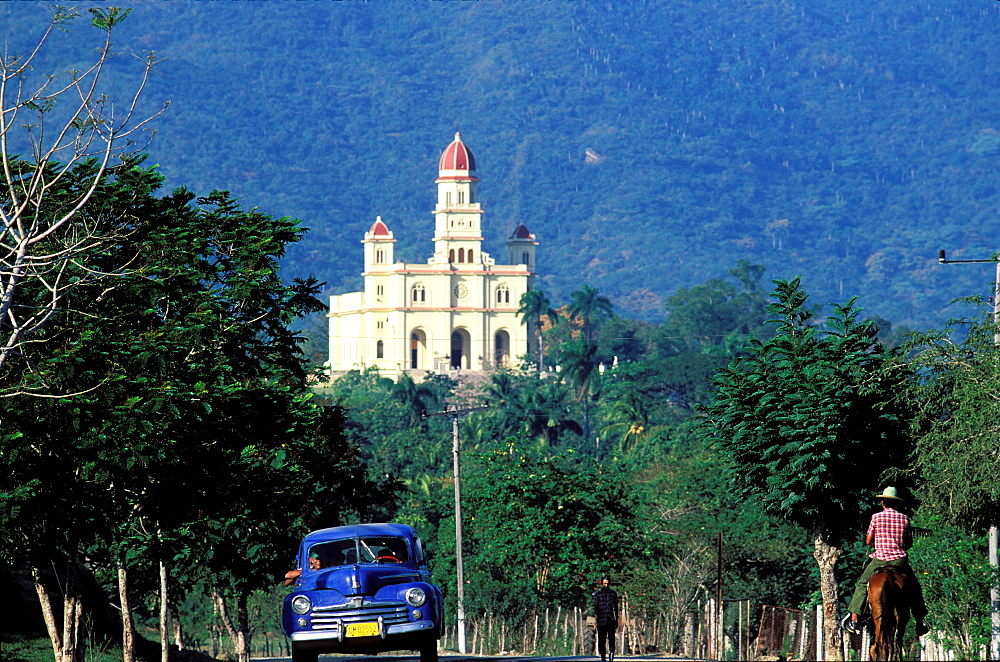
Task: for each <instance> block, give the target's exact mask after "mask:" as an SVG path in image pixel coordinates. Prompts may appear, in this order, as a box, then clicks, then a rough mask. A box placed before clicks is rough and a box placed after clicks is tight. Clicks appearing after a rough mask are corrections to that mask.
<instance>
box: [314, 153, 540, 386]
mask: <svg viewBox="0 0 1000 662" xmlns="http://www.w3.org/2000/svg"><path fill="white" fill-rule="evenodd" d="M475 172H476V159H475V157H473V155H472V152H471V151H470V150H469V148H468V147H467V146H466V145H465V143H463V142H462V139H461V136H460V135H459V134H458V133H456V134H455V140H454V141H452V143H451V144H450V145H448V147H447V148H446V149H445V150H444V153H442V154H441V159H440V161H439V163H438V177H437V179H436V180H435V182H436V184H437V205H436V206H435V208H434V212H433V214H434V237H433V241H434V254H433V255H432V256H431V257H430V258H429V259H428V260H427V263H426V264H420V263H415V264H407V263H405V262H397V261H396V258H395V256H394V254H393V244H394V243H395V241H396V239H395V236H394V234H393V232H392V230H390V229H389V226H388V225H387V224H386V223H385V222H384V221H383V220H382V218H381V217H378V218H377V219H376V220H375V222H374V223H373V224H372V226H371V228H369V230H368V232H366V233H365V236H364V239H363V240H362V241H361V243H362V244H363V246H364V271H363V272H362V275H363V276H364V291H363V292H351V293H348V294H340V295H336V296H332V297H330V312H329V313H328V317H329V321H330V334H329V338H330V358H329V370H330V373H331V375H332V376H334V377H335V376H337V375H338V374H342V373H343V372H346V371H348V370H365V369H368V368H370V367H372V366H375V367H377V368H378V370H379V373H380V374H381V375H382V376H385V377H392V378H394V379H395V378H398V376H399V375H400V374H402V373H403V372H409V373H410V374H411V375H412V376H413V377H414V378H415V379H417V380H418V381H419V379H420V378H421V377H423V375H424V374H426V373H427V372H437V373H448V372H455V371H462V370H474V371H481V370H487V369H490V368H493V367H500V366H509V365H513V364H514V363H515V362H516V361H517V360H518V358H519V357H521V356H524V355H528V356H532V355H533V354H534V352H535V347H534V345H535V340H534V334H533V333H532V331H531V328H530V326H531V325H530V324H523V323H522V320H521V317H519V316H518V315H517V309H518V307H519V305H520V300H521V295H522V294H524V293H525V292H526V291H527V290H529V289H530V288H531V287H532V284H533V282H534V280H535V277H536V264H535V249H536V247H537V246H538V242H537V241H535V236H534V235H533V234H531V233H530V232H529V231H528V229H527V228H526V227H525V226H524V225H518V226H517V227H516V228H515V229H514V231H513V233H512V234H511V236H510V238H509V239H508V240H507V242H506V245H507V260H506V263H505V264H496V261H495V259H494V258H492V257H490V255H489V254H488V253H485V252H483V249H482V241H483V237H482V230H481V228H482V217H483V210H482V208H481V207H480V205H479V200H478V199H477V197H476V186H477V184H478V183H479V179H478V178H476V176H475Z"/></svg>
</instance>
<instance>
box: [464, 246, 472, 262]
mask: <svg viewBox="0 0 1000 662" xmlns="http://www.w3.org/2000/svg"><path fill="white" fill-rule="evenodd" d="M465 257H466V258H467V261H468V262H470V263H471V262H472V249H471V248H470V249H469V252H468V253H467V254H466V256H465Z"/></svg>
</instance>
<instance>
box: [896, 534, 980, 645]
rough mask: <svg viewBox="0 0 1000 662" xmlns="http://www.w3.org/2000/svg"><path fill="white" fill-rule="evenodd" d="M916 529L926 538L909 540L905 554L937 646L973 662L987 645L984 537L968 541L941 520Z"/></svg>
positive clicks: (963, 535)
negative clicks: (940, 636)
mask: <svg viewBox="0 0 1000 662" xmlns="http://www.w3.org/2000/svg"><path fill="white" fill-rule="evenodd" d="M922 524H924V525H925V526H924V527H923V528H926V529H928V530H929V534H928V535H927V536H918V537H917V538H916V539H915V540H914V544H913V549H912V550H911V552H910V554H911V556H912V557H913V566H914V568H915V569H916V572H917V575H918V577H919V579H920V583H921V585H922V587H923V591H924V600H926V602H927V604H928V605H929V606H930V614H929V617H928V620H929V622H930V624H931V628H932V629H933V630H934V631H937V632H942V633H943V634H944V641H943V643H945V645H946V647H947V648H948V649H949V650H952V651H954V652H955V654H956V656H957V657H958V658H959V659H975V658H977V657H978V656H979V654H980V651H981V650H982V649H983V648H984V647H986V646H987V645H988V644H989V640H990V614H989V601H988V600H987V599H986V596H988V595H989V591H990V577H991V574H992V573H991V571H990V567H989V563H988V561H987V553H986V551H987V541H986V536H984V535H979V536H970V535H968V534H967V533H966V532H965V530H964V529H963V528H962V527H959V526H955V525H952V524H949V523H948V522H947V520H946V519H945V518H943V517H941V516H931V518H929V519H928V520H926V521H924V522H922Z"/></svg>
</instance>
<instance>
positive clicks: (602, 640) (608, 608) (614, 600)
mask: <svg viewBox="0 0 1000 662" xmlns="http://www.w3.org/2000/svg"><path fill="white" fill-rule="evenodd" d="M594 616H595V617H596V618H597V650H598V652H599V653H600V654H601V662H615V631H616V630H617V629H618V616H619V607H618V594H617V593H615V591H614V589H612V588H611V578H610V577H602V578H601V588H599V589H597V590H596V591H594ZM606 650H607V651H609V652H610V653H611V657H610V658H608V657H606V652H605V651H606Z"/></svg>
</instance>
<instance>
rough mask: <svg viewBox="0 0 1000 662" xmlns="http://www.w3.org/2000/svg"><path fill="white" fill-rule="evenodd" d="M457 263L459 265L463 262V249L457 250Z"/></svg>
mask: <svg viewBox="0 0 1000 662" xmlns="http://www.w3.org/2000/svg"><path fill="white" fill-rule="evenodd" d="M458 261H459V263H462V262H465V249H464V248H459V249H458Z"/></svg>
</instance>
